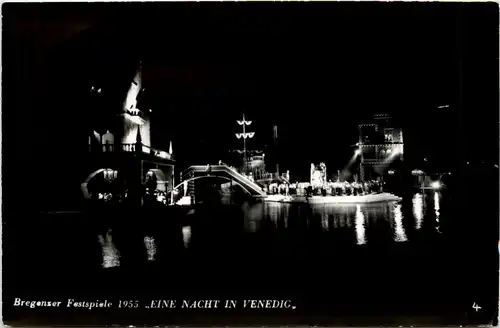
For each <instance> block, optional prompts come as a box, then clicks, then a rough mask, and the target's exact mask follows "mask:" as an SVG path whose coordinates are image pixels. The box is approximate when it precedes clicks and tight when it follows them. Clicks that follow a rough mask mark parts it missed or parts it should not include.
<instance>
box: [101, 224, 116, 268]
mask: <svg viewBox="0 0 500 328" xmlns="http://www.w3.org/2000/svg"><path fill="white" fill-rule="evenodd" d="M111 233H112V231H111V230H108V232H107V233H106V236H105V237H103V235H99V236H98V239H99V244H101V248H102V267H103V268H113V267H117V266H120V252H119V251H118V249H117V248H116V246H115V244H114V243H113V237H112V235H111Z"/></svg>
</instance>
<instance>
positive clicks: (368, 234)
mask: <svg viewBox="0 0 500 328" xmlns="http://www.w3.org/2000/svg"><path fill="white" fill-rule="evenodd" d="M451 208H452V204H451V203H450V199H449V197H447V195H446V193H444V194H442V193H434V192H430V193H426V194H415V195H412V196H408V197H406V198H404V199H403V201H402V202H398V203H395V202H390V203H377V204H370V205H349V206H347V205H345V206H339V205H315V206H309V205H307V204H300V205H299V204H280V203H256V204H248V203H246V204H244V205H243V206H242V207H235V206H232V207H231V206H219V207H211V208H203V207H200V208H198V209H196V211H195V212H194V213H191V214H189V215H186V213H182V214H180V213H177V214H175V215H174V214H172V213H171V212H168V213H162V214H156V216H155V215H148V214H147V213H146V214H145V213H117V212H112V213H106V214H102V213H101V214H100V215H99V216H98V217H95V216H94V217H91V216H89V215H78V214H71V215H70V214H65V215H63V214H59V215H55V214H51V215H44V216H42V217H40V218H39V220H38V221H37V223H36V224H35V225H29V226H28V225H25V226H16V227H15V228H11V230H9V235H8V236H9V238H11V239H9V240H10V241H11V242H9V245H12V247H16V248H15V249H11V250H10V252H8V255H7V258H6V260H7V261H8V263H9V267H10V270H9V271H8V272H7V277H8V279H9V285H8V286H7V288H5V286H6V285H4V289H6V293H7V294H6V295H5V294H4V302H8V301H5V300H6V298H5V297H7V299H8V298H9V297H11V298H12V297H26V298H30V299H47V298H48V297H47V296H48V295H50V296H52V297H51V298H68V297H80V298H85V299H89V298H90V299H96V298H108V299H113V298H114V299H116V298H122V299H139V300H145V301H147V300H149V299H154V298H158V299H171V298H189V297H192V298H209V299H212V298H226V299H228V298H234V299H242V298H258V299H262V298H273V299H274V298H276V299H292V300H293V302H294V303H295V304H296V307H297V309H296V310H295V311H293V313H290V311H289V310H287V311H288V312H287V313H285V312H283V313H282V315H286V316H287V317H288V318H292V317H294V316H295V321H293V320H292V321H290V322H291V323H310V322H311V321H310V320H312V319H311V316H314V318H315V319H314V320H316V323H319V322H317V320H321V319H318V318H321V317H322V318H327V317H332V316H336V317H348V318H351V319H352V318H358V319H359V318H360V317H370V316H377V317H378V316H380V315H381V314H383V315H384V316H385V317H387V318H389V317H393V316H399V317H402V318H409V317H415V316H417V317H422V318H423V317H430V318H433V320H431V321H430V323H457V322H458V323H463V321H464V320H469V321H471V320H472V319H471V318H469V317H468V314H467V313H469V312H470V307H471V306H472V302H475V301H474V300H473V299H476V298H477V299H478V300H479V299H481V300H482V299H484V297H483V298H480V297H479V296H477V297H476V298H474V295H472V294H471V292H470V289H468V288H466V287H463V286H462V285H464V284H466V279H467V274H466V272H468V271H464V269H463V267H464V265H465V264H464V255H463V254H460V252H458V251H457V249H456V248H455V243H454V242H452V241H451V238H450V237H449V236H450V235H451V232H450V231H452V230H453V217H454V212H452V211H451ZM4 243H5V241H4ZM9 247H10V246H9ZM4 261H5V259H4ZM5 304H8V303H5ZM4 309H5V307H4ZM4 311H5V312H4V313H7V315H10V318H12V320H19V318H22V317H23V316H30V315H33V313H35V312H34V311H31V312H28V313H27V312H26V310H24V312H22V311H14V312H10V309H9V308H8V307H7V308H6V309H5V310H4ZM49 312H50V311H49ZM233 312H234V311H233ZM36 313H38V312H36ZM96 313H98V312H95V311H94V312H93V316H94V317H88V316H87V317H84V318H83V317H79V315H81V314H76V313H73V314H71V315H68V316H66V317H65V319H61V320H63V321H62V322H64V320H70V319H75V316H76V317H78V318H80V319H78V320H84V321H85V320H88V321H85V322H94V323H96V322H98V323H100V324H102V323H112V322H109V320H111V319H110V318H112V317H113V315H117V316H119V318H120V319H117V318H115V319H112V320H128V321H127V322H131V321H137V320H138V321H139V322H143V321H144V322H146V321H148V320H150V321H151V322H154V323H158V320H160V319H159V318H161V320H164V322H165V323H166V324H170V323H172V322H184V321H182V320H184V319H179V318H180V316H179V315H176V316H175V318H173V317H172V316H173V314H172V313H173V312H170V313H164V312H163V313H161V314H160V312H156V313H146V314H145V313H140V314H139V312H136V313H135V314H134V313H130V312H127V313H126V314H125V313H121V314H119V315H118V314H117V313H114V314H110V313H107V314H106V315H104V314H96ZM255 313H257V312H255ZM259 313H260V312H259ZM233 314H234V313H233ZM39 315H42V316H44V318H45V320H48V318H49V317H50V316H49V315H48V314H47V315H46V314H45V312H44V313H41V312H40V313H39ZM58 315H59V316H60V315H61V314H60V313H58ZM240 315H242V314H240ZM266 315H269V311H268V312H267V314H266ZM205 316H206V314H204V317H205ZM195 317H196V315H194V314H193V315H192V316H190V317H189V319H190V320H194V319H195ZM92 318H93V319H92ZM297 318H302V319H297ZM304 318H308V319H304ZM92 320H94V321H92ZM141 320H142V321H141ZM290 320H291V319H290ZM297 320H298V321H297ZM300 320H302V321H300ZM304 320H305V321H304ZM323 320H324V322H325V323H331V321H330V320H328V319H323ZM346 320H347V319H346ZM378 320H380V319H378ZM436 321H437V322H436ZM472 321H473V320H472ZM280 322H281V323H283V321H280ZM349 322H352V321H349ZM389 322H391V321H389ZM113 323H117V322H113ZM342 323H345V322H342ZM369 323H370V324H374V323H378V321H377V322H369ZM380 323H382V322H380ZM392 323H394V322H392ZM358 324H360V323H359V322H358Z"/></svg>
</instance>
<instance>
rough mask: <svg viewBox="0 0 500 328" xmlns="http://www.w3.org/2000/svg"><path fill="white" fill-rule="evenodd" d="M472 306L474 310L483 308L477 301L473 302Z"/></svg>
mask: <svg viewBox="0 0 500 328" xmlns="http://www.w3.org/2000/svg"><path fill="white" fill-rule="evenodd" d="M472 308H473V309H474V310H476V312H477V311H479V310H481V309H482V307H480V306H479V305H477V304H476V302H474V304H472Z"/></svg>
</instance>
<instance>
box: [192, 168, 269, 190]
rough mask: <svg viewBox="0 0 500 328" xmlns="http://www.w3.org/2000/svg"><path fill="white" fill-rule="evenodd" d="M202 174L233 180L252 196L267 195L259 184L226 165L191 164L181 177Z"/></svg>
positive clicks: (202, 175)
mask: <svg viewBox="0 0 500 328" xmlns="http://www.w3.org/2000/svg"><path fill="white" fill-rule="evenodd" d="M204 176H205V177H208V176H217V177H221V178H225V179H228V180H233V181H235V182H236V183H237V184H239V185H240V186H242V187H243V188H245V190H246V191H248V192H249V193H250V194H252V195H253V196H260V197H265V196H267V194H266V192H265V191H263V190H262V187H261V186H259V185H258V184H256V183H255V182H252V181H250V180H249V179H248V178H246V177H245V176H243V175H241V174H240V173H238V172H237V171H236V170H234V169H232V168H230V167H229V166H226V165H193V166H190V167H189V168H187V169H186V170H185V171H184V172H183V174H182V179H183V180H188V179H192V178H197V177H200V178H201V177H204Z"/></svg>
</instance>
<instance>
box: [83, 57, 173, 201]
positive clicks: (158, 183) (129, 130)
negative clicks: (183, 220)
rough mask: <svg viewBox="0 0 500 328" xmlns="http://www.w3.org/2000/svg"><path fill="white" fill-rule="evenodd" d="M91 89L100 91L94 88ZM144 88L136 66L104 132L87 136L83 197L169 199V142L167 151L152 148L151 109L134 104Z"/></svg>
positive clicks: (170, 186)
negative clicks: (87, 162) (88, 164)
mask: <svg viewBox="0 0 500 328" xmlns="http://www.w3.org/2000/svg"><path fill="white" fill-rule="evenodd" d="M91 91H92V92H96V93H100V92H101V91H100V89H97V90H96V89H95V88H94V87H92V90H91ZM143 91H144V88H143V87H142V67H141V65H139V67H138V69H137V71H136V73H135V76H134V78H133V80H132V81H131V83H130V87H129V90H128V92H127V95H126V98H125V100H124V101H123V106H122V112H121V113H119V114H118V115H117V116H116V120H115V122H113V123H112V124H110V126H109V129H108V130H107V132H106V133H104V134H102V135H100V134H99V133H98V132H96V131H92V133H91V135H90V136H89V153H90V157H91V161H92V166H93V167H92V169H91V170H90V172H91V173H90V174H89V176H88V177H87V179H86V180H85V181H84V182H83V183H82V185H81V190H82V193H83V195H84V197H85V199H88V200H91V199H96V200H99V199H103V200H112V201H118V202H124V201H126V202H127V203H130V204H135V205H140V204H142V203H143V202H144V199H143V196H144V194H151V196H154V197H155V198H156V199H158V200H160V201H161V202H163V203H165V204H167V203H168V202H169V201H168V199H167V195H169V194H170V195H172V193H171V191H172V190H173V187H174V166H175V161H174V159H173V150H172V142H170V149H169V150H168V151H165V150H160V149H155V148H152V147H151V131H150V126H151V121H150V111H149V110H142V109H139V108H138V106H137V105H138V100H139V99H140V97H141V95H142V93H143Z"/></svg>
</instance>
